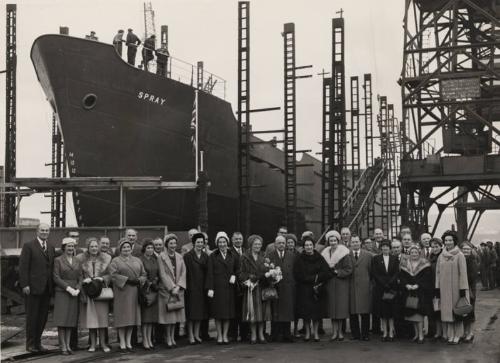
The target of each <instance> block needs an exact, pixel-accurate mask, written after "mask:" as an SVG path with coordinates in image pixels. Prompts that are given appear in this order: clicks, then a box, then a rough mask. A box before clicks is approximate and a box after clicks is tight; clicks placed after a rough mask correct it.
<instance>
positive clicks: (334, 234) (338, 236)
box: [325, 230, 340, 242]
mask: <svg viewBox="0 0 500 363" xmlns="http://www.w3.org/2000/svg"><path fill="white" fill-rule="evenodd" d="M330 237H336V238H337V241H339V242H340V233H339V232H337V231H333V230H332V231H328V232H326V236H325V241H327V242H328V239H329V238H330Z"/></svg>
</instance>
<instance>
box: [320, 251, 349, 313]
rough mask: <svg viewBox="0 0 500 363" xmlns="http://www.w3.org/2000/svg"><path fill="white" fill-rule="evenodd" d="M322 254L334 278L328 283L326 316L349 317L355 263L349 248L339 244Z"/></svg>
mask: <svg viewBox="0 0 500 363" xmlns="http://www.w3.org/2000/svg"><path fill="white" fill-rule="evenodd" d="M321 255H322V256H323V258H324V259H325V261H326V263H327V264H328V266H329V267H330V271H332V278H331V279H330V280H328V282H327V283H326V317H327V318H330V319H337V320H341V319H347V318H348V317H349V280H350V277H351V275H352V271H353V264H352V260H351V257H350V256H349V249H348V248H347V247H346V246H344V245H341V244H339V245H338V246H337V248H336V249H335V251H332V248H331V247H330V246H328V247H326V248H325V249H324V250H323V252H321Z"/></svg>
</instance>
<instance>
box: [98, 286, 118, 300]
mask: <svg viewBox="0 0 500 363" xmlns="http://www.w3.org/2000/svg"><path fill="white" fill-rule="evenodd" d="M114 297H115V296H114V294H113V289H112V288H111V287H103V288H102V290H101V293H100V294H99V296H98V297H96V298H95V299H94V301H107V300H113V298H114Z"/></svg>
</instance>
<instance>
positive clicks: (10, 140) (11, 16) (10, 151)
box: [2, 4, 17, 227]
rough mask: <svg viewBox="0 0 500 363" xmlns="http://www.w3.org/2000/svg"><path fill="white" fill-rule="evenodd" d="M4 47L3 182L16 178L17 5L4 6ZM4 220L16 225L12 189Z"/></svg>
mask: <svg viewBox="0 0 500 363" xmlns="http://www.w3.org/2000/svg"><path fill="white" fill-rule="evenodd" d="M6 13H7V19H6V42H5V43H6V47H5V63H6V68H5V73H6V77H5V83H6V85H5V113H6V115H5V122H6V124H5V182H6V183H8V182H10V181H12V179H14V178H15V177H16V131H17V125H16V92H17V90H16V81H17V79H16V66H17V51H16V16H17V5H16V4H7V6H6ZM5 192H6V195H5V198H4V201H5V207H4V220H3V221H2V223H3V225H4V226H5V227H13V226H15V224H16V197H15V195H14V194H13V192H14V190H13V189H12V188H5Z"/></svg>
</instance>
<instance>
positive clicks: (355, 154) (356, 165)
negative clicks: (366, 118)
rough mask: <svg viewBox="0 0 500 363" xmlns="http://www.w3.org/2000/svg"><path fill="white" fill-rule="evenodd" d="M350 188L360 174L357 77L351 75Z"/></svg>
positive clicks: (352, 187)
mask: <svg viewBox="0 0 500 363" xmlns="http://www.w3.org/2000/svg"><path fill="white" fill-rule="evenodd" d="M350 89H351V127H350V129H349V131H350V133H351V143H350V145H351V164H350V166H351V188H350V189H351V190H353V189H354V185H355V184H356V182H357V181H358V179H359V177H360V175H361V161H360V156H359V151H360V150H359V78H358V77H357V76H353V77H351V88H350Z"/></svg>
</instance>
